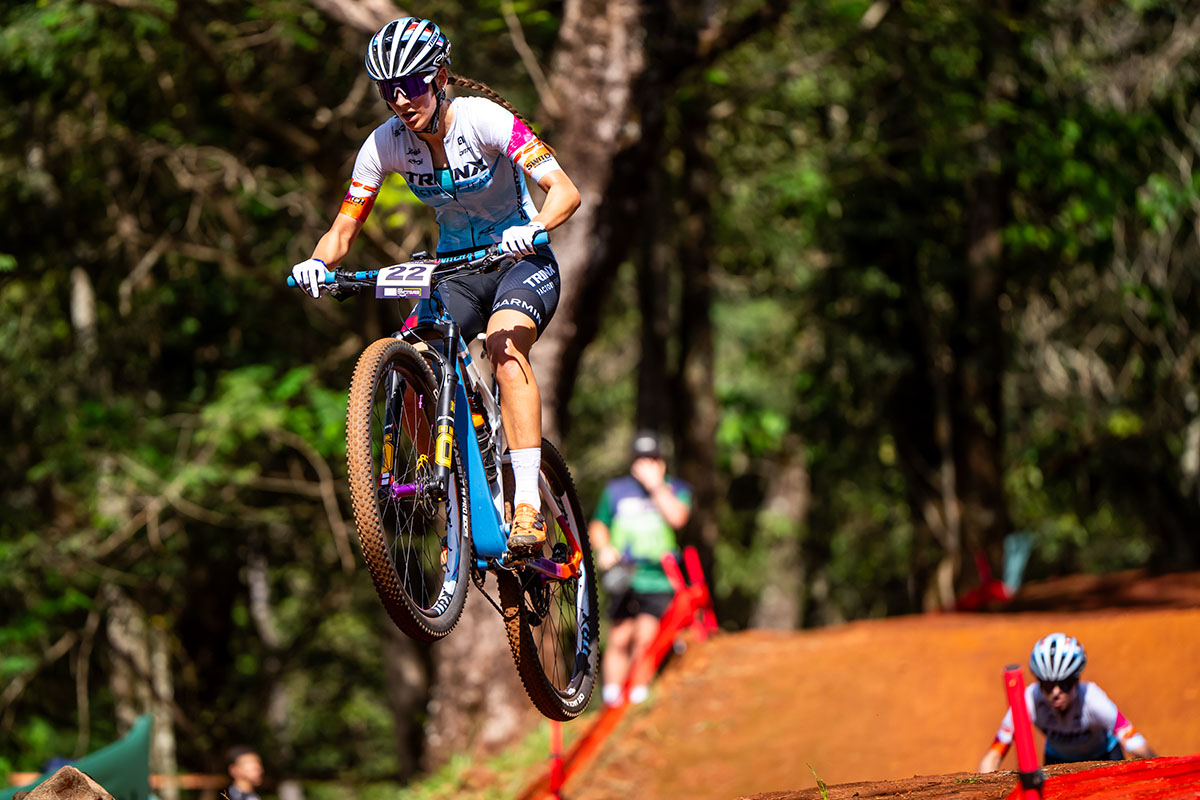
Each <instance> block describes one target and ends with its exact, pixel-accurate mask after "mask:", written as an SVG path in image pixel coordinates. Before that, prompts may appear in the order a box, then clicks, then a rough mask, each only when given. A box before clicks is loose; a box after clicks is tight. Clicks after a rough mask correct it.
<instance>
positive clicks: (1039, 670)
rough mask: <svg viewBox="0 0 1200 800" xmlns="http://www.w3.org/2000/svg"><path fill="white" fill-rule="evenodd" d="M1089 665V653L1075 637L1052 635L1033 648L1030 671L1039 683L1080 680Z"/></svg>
mask: <svg viewBox="0 0 1200 800" xmlns="http://www.w3.org/2000/svg"><path fill="white" fill-rule="evenodd" d="M1086 664H1087V653H1085V652H1083V645H1081V644H1080V643H1079V640H1078V639H1076V638H1075V637H1074V636H1067V635H1066V634H1065V633H1052V634H1050V635H1049V636H1046V637H1044V638H1042V639H1039V640H1038V642H1037V644H1035V645H1034V646H1033V652H1032V653H1030V654H1029V669H1030V670H1031V671H1032V672H1033V676H1034V677H1035V678H1037V679H1038V680H1039V681H1064V680H1068V679H1070V678H1078V677H1079V673H1081V672H1083V668H1084V665H1086Z"/></svg>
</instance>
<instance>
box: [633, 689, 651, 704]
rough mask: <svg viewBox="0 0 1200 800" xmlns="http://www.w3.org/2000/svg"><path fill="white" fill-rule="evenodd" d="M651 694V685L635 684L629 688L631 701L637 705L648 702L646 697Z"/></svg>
mask: <svg viewBox="0 0 1200 800" xmlns="http://www.w3.org/2000/svg"><path fill="white" fill-rule="evenodd" d="M649 696H650V687H649V686H645V685H642V686H634V687H633V688H632V689H630V690H629V702H631V703H633V704H634V705H637V704H638V703H644V702H646V698H647V697H649Z"/></svg>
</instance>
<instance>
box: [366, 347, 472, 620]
mask: <svg viewBox="0 0 1200 800" xmlns="http://www.w3.org/2000/svg"><path fill="white" fill-rule="evenodd" d="M437 387H438V383H437V381H436V380H435V378H434V375H433V371H432V370H431V369H430V368H429V365H428V363H427V362H426V361H425V359H424V358H422V357H421V354H420V353H418V352H417V351H416V349H415V348H413V347H412V345H410V344H408V343H406V342H401V341H399V340H397V339H380V340H379V341H377V342H374V343H373V344H371V346H369V347H368V348H367V349H366V350H364V351H363V354H362V356H360V357H359V359H358V364H357V365H356V366H355V368H354V377H353V378H352V379H351V382H350V402H349V406H348V408H347V412H346V460H347V463H348V465H349V480H350V500H351V504H352V505H353V506H354V522H355V525H356V526H357V527H358V538H359V542H360V543H361V545H362V551H363V557H364V558H365V559H366V562H367V568H368V570H369V571H370V573H371V580H372V582H373V583H374V584H375V591H376V593H377V594H378V595H379V599H380V600H381V601H382V602H383V605H384V608H386V609H387V612H388V616H389V617H391V619H392V622H394V623H395V624H396V627H398V628H400V630H402V631H404V632H405V633H407V634H408V635H409V636H411V637H413V638H414V639H419V640H421V641H425V642H432V641H435V640H437V639H440V638H442V637H443V636H445V635H446V634H448V633H449V632H450V631H451V630H452V629H453V628H454V626H455V624H456V623H457V622H458V618H459V617H460V616H461V615H462V610H463V604H464V603H465V602H466V598H467V583H468V580H467V578H468V576H469V574H470V572H469V570H470V564H469V559H470V558H471V552H470V538H469V536H470V516H469V515H470V511H469V508H470V505H469V503H468V502H467V479H466V475H465V474H464V473H465V470H464V469H463V465H462V463H463V462H462V459H461V458H460V457H459V452H458V443H457V441H456V442H455V444H454V447H453V450H452V453H451V467H450V480H449V482H448V485H447V486H446V487H445V492H444V496H442V493H440V492H437V491H431V489H430V478H431V477H432V476H433V464H434V457H435V454H434V451H435V447H434V442H435V440H436V436H435V431H434V417H435V414H436V410H437V391H438V390H437Z"/></svg>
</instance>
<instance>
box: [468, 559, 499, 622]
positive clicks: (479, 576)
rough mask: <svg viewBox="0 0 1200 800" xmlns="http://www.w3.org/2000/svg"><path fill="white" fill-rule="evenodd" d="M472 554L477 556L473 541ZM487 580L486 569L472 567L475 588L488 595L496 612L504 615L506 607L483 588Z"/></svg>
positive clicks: (472, 580) (472, 579) (485, 595)
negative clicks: (502, 606) (501, 605)
mask: <svg viewBox="0 0 1200 800" xmlns="http://www.w3.org/2000/svg"><path fill="white" fill-rule="evenodd" d="M471 556H472V557H474V556H475V544H474V543H473V542H472V543H471ZM486 580H487V572H486V571H485V570H481V569H476V568H475V567H474V566H472V567H471V582H472V583H474V584H475V588H476V589H478V590H479V593H480V594H481V595H483V596H484V597H486V598H487V601H488V602H489V603H491V604H492V608H494V609H496V613H497V614H499V615H500V616H501V617H503V616H504V609H502V608H501V607H500V604H499V603H497V602H496V601H495V600H493V599H492V596H491V595H490V594H488V593H487V590H486V589H484V588H483V587H484V582H485V581H486Z"/></svg>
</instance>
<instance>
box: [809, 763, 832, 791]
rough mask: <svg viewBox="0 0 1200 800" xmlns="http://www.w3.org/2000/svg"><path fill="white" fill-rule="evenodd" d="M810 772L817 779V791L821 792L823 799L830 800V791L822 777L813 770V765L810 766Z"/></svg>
mask: <svg viewBox="0 0 1200 800" xmlns="http://www.w3.org/2000/svg"><path fill="white" fill-rule="evenodd" d="M805 763H808V762H805ZM808 771H809V772H811V773H812V774H813V777H814V778H816V779H817V789H818V791H820V792H821V797H823V798H824V799H825V800H829V789H828V788H827V787H826V786H825V781H823V780H821V776H820V775H818V774H817V771H816V770H815V769H813V765H812V764H809V765H808Z"/></svg>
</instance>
